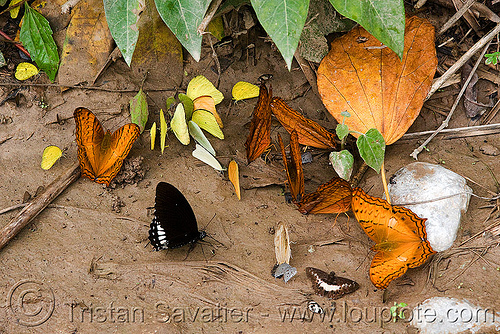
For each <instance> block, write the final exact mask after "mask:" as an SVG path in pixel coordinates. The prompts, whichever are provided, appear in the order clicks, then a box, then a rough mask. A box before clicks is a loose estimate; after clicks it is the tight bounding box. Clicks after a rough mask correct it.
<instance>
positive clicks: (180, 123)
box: [170, 103, 189, 145]
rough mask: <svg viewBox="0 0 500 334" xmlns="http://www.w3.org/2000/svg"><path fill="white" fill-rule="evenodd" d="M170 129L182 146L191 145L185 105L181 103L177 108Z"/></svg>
mask: <svg viewBox="0 0 500 334" xmlns="http://www.w3.org/2000/svg"><path fill="white" fill-rule="evenodd" d="M170 128H172V131H173V132H174V134H175V136H176V137H177V139H179V141H180V142H181V144H183V145H188V144H189V131H188V126H187V123H186V113H185V112H184V105H183V104H182V103H179V104H178V105H177V107H176V108H175V113H174V117H172V120H171V121H170Z"/></svg>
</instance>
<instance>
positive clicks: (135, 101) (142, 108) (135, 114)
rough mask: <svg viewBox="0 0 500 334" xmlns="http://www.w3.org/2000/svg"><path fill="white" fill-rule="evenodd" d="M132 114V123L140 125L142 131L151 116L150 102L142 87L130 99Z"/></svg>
mask: <svg viewBox="0 0 500 334" xmlns="http://www.w3.org/2000/svg"><path fill="white" fill-rule="evenodd" d="M130 116H131V119H132V123H135V124H137V125H139V128H140V129H141V133H142V132H143V131H144V127H145V126H146V123H147V121H148V116H149V113H148V102H147V101H146V94H145V93H144V92H143V91H142V88H141V89H140V90H139V93H137V95H136V96H134V97H133V98H132V99H131V100H130Z"/></svg>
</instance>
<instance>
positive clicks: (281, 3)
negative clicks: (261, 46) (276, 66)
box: [251, 0, 309, 70]
mask: <svg viewBox="0 0 500 334" xmlns="http://www.w3.org/2000/svg"><path fill="white" fill-rule="evenodd" d="M251 3H252V6H253V8H254V10H255V13H256V14H257V18H258V19H259V22H260V24H261V25H262V27H264V29H265V30H266V32H267V34H268V35H269V36H270V37H271V38H272V39H273V41H274V44H276V46H277V47H278V50H280V52H281V54H282V55H283V58H285V62H286V64H287V66H288V70H290V69H291V66H292V60H293V54H294V53H295V50H296V49H297V46H298V44H299V39H300V34H301V32H302V29H303V28H304V24H305V22H306V17H307V11H308V9H309V0H251Z"/></svg>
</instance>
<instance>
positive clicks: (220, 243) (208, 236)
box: [207, 234, 228, 249]
mask: <svg viewBox="0 0 500 334" xmlns="http://www.w3.org/2000/svg"><path fill="white" fill-rule="evenodd" d="M207 238H210V239H212V240H213V241H215V242H216V243H218V244H219V245H220V246H222V247H224V248H225V249H228V248H227V246H226V245H224V244H223V243H222V242H220V241H219V240H217V239H215V238H214V237H212V236H211V235H210V234H207ZM207 244H209V245H211V246H213V245H212V244H211V243H210V242H207ZM214 248H215V247H214Z"/></svg>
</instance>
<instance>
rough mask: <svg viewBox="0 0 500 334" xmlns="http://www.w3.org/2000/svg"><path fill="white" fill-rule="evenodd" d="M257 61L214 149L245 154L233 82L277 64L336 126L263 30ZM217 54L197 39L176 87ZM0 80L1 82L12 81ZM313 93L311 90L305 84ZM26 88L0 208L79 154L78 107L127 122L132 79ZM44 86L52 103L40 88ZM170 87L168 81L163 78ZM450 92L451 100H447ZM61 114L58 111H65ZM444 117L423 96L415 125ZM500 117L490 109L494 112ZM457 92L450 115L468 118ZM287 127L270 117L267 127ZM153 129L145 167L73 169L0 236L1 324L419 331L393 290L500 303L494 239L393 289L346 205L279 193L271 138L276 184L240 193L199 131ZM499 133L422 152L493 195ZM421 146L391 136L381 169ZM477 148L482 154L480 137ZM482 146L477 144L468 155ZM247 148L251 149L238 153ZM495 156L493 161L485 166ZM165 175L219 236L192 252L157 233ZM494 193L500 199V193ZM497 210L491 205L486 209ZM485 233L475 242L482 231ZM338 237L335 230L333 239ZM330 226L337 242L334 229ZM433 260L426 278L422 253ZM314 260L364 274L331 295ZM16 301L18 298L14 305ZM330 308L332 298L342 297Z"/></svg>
mask: <svg viewBox="0 0 500 334" xmlns="http://www.w3.org/2000/svg"><path fill="white" fill-rule="evenodd" d="M256 50H257V58H256V65H255V66H252V65H249V64H248V61H247V60H246V59H244V57H242V59H241V60H237V61H236V62H234V63H233V64H232V65H231V66H230V67H229V68H228V69H227V70H226V71H225V72H224V73H223V74H222V75H221V78H220V79H221V82H220V90H221V91H222V92H223V93H224V95H225V97H226V98H225V100H224V101H223V102H222V103H221V105H220V106H219V111H220V113H221V115H222V118H223V121H224V124H225V127H224V134H225V136H226V139H224V140H223V141H221V140H218V139H216V138H213V137H211V138H210V140H211V142H212V144H213V145H214V147H215V149H216V151H217V152H218V156H219V158H220V161H221V162H222V163H223V164H225V165H227V163H228V162H229V161H230V159H232V158H235V157H238V158H240V159H241V157H244V146H243V144H244V142H245V140H246V135H247V134H248V125H249V121H250V117H251V113H252V110H253V107H254V105H255V103H256V99H253V100H249V101H245V102H240V103H238V104H234V103H232V102H231V98H230V96H231V95H230V92H231V88H232V86H233V85H234V84H235V83H236V82H237V81H240V80H246V81H250V82H254V83H256V82H257V78H258V77H259V76H260V75H262V74H264V73H272V74H274V78H273V79H272V81H271V83H272V85H273V90H274V95H277V96H282V97H283V98H284V99H285V100H287V102H288V103H289V104H290V105H291V106H292V107H293V108H296V109H298V110H301V111H302V112H304V113H305V114H306V115H307V116H308V117H310V118H312V119H314V120H317V121H318V122H319V123H320V124H322V125H324V126H326V127H327V128H329V129H333V128H334V126H335V125H334V124H335V123H333V121H332V119H331V117H330V116H329V115H328V113H327V112H326V110H325V108H324V107H323V105H322V103H321V101H320V99H319V98H318V97H317V96H316V95H315V94H314V93H313V92H312V91H311V90H308V91H306V88H307V86H308V84H307V81H306V79H305V77H304V75H303V74H302V72H301V71H300V70H299V69H298V65H297V63H294V65H293V69H292V71H291V72H288V71H287V70H286V68H285V64H284V61H283V60H282V59H281V57H280V56H279V54H277V53H276V52H274V51H272V50H271V49H270V47H269V45H268V44H264V43H259V44H258V45H257V49H256ZM210 66H212V64H211V56H210V52H209V50H207V49H204V51H203V56H202V60H201V62H200V63H194V62H193V61H192V59H191V60H190V61H189V60H188V62H187V63H186V66H185V70H186V71H187V74H188V75H187V76H186V77H185V78H184V81H183V88H185V87H186V85H187V82H188V81H189V79H191V78H192V77H193V76H195V75H198V74H203V75H205V76H207V77H208V78H209V79H211V80H213V81H215V79H216V78H217V76H216V74H215V73H214V72H213V71H212V70H211V69H210ZM124 68H125V65H124V63H123V62H122V61H121V60H119V61H118V62H117V63H116V64H114V65H112V66H111V68H110V69H109V70H108V72H107V73H106V75H105V77H104V78H103V81H106V80H107V81H106V82H108V84H110V85H115V86H116V87H123V86H124V85H126V82H125V81H124V80H125V79H124V76H121V75H117V73H122V72H123V71H124ZM6 92H7V90H6V89H5V90H4V95H5V94H6ZM304 92H306V93H305V94H303V93H304ZM23 95H24V96H25V100H24V102H22V103H21V105H20V106H16V104H15V102H14V101H8V102H7V103H6V104H4V105H3V106H2V107H0V116H2V117H3V116H5V117H7V118H8V119H10V120H11V122H10V121H9V122H7V123H6V124H0V139H1V138H6V137H10V136H11V137H12V138H11V139H9V140H7V141H5V142H4V143H2V144H0V173H1V174H0V209H1V208H6V207H10V206H13V205H15V204H19V203H22V201H23V197H24V195H25V192H26V191H27V192H29V193H30V194H31V195H34V194H35V193H36V191H37V188H38V187H40V186H47V185H48V184H49V183H50V182H52V180H54V179H55V178H56V177H57V176H58V175H60V174H62V173H64V172H65V171H66V170H67V169H68V168H70V167H71V166H72V165H73V164H74V163H75V162H76V161H77V156H76V143H75V136H74V130H75V123H74V120H73V119H72V118H71V117H72V113H73V110H74V109H75V108H76V107H78V106H85V107H87V108H89V109H91V110H93V111H94V112H95V113H96V114H97V117H98V118H99V119H101V120H102V122H103V124H104V126H105V127H106V128H109V129H112V130H114V129H116V128H118V127H119V126H120V125H123V124H125V123H127V122H128V121H127V119H128V116H127V115H128V114H127V113H128V112H127V111H123V112H121V110H122V108H123V107H124V106H126V105H127V104H128V101H129V99H130V98H131V97H132V96H133V95H135V94H134V93H110V92H102V91H84V90H77V89H73V90H69V91H66V92H64V93H59V92H57V91H56V90H54V89H52V88H51V89H39V88H37V89H33V88H31V89H27V90H25V91H24V92H23ZM42 95H43V96H45V103H47V104H48V105H49V106H50V107H49V108H48V109H47V110H44V109H42V108H40V106H39V105H38V104H37V103H35V101H37V100H39V98H40V96H42ZM152 96H153V98H154V99H156V100H160V101H163V103H164V101H165V99H166V98H167V97H168V96H169V94H168V93H154V94H152ZM439 102H440V103H442V104H443V105H450V106H451V103H452V102H453V100H452V99H451V100H450V99H449V98H448V99H447V100H444V99H443V100H440V101H439ZM158 110H159V108H158V107H157V106H154V105H152V106H151V108H150V122H149V123H148V126H147V128H149V126H150V124H151V122H152V121H153V120H156V121H157V120H158ZM56 115H59V117H60V118H61V119H64V120H65V121H64V122H63V123H62V124H58V123H54V121H56V119H57V116H56ZM443 119H444V117H443V116H441V115H439V114H436V113H433V112H431V111H430V110H429V109H423V111H422V112H421V114H420V116H419V117H418V119H417V121H416V122H415V123H414V125H413V126H412V128H411V129H410V131H409V132H417V131H424V130H431V129H435V128H437V127H438V126H439V124H440V123H441V122H442V121H443ZM499 120H500V118H499V117H496V119H494V120H493V123H498V121H499ZM469 123H470V122H469V121H468V120H467V118H466V117H465V115H464V112H463V110H461V107H460V108H459V109H458V110H457V112H456V113H455V115H454V116H453V118H452V121H451V124H450V127H451V128H455V127H462V126H467V125H469ZM278 132H280V133H282V134H283V129H282V128H280V127H279V126H278V124H277V123H276V124H275V123H273V131H272V136H273V140H274V143H275V147H277V146H276V141H275V138H276V134H277V133H278ZM149 140H150V139H149V133H148V132H147V131H146V132H144V133H143V134H142V135H141V137H140V138H139V139H138V140H137V141H136V143H135V144H134V147H133V149H132V151H131V153H130V155H129V158H136V157H143V167H144V168H145V169H146V170H147V172H146V174H145V177H144V179H143V180H142V181H140V182H138V183H136V184H133V185H126V186H125V187H123V188H122V187H117V188H116V189H106V188H104V187H103V186H101V185H99V184H96V183H93V182H92V181H90V180H89V179H82V178H80V179H79V180H78V181H76V182H75V183H74V184H72V185H70V186H69V187H68V188H67V189H66V190H65V191H64V192H63V193H62V194H61V195H60V196H59V197H58V198H57V199H56V200H55V201H54V202H53V205H52V206H49V207H48V208H46V209H45V210H44V211H43V212H42V213H41V214H40V215H39V216H38V217H37V218H36V219H35V220H34V221H33V222H32V223H30V224H29V225H28V226H27V227H26V228H25V229H24V230H23V231H22V232H21V233H19V234H18V236H17V237H16V238H15V239H13V240H12V241H11V242H10V243H9V244H8V245H7V246H6V247H5V248H4V249H2V250H1V256H0V263H1V265H0V276H1V278H2V279H1V280H0V301H1V302H0V305H1V307H0V319H2V320H0V332H5V333H90V332H101V333H104V332H107V333H112V332H116V333H194V332H203V333H215V332H225V333H269V332H271V331H272V332H273V333H290V332H294V333H296V332H306V331H307V332H310V333H325V332H334V333H351V332H352V333H354V332H355V333H403V332H406V331H408V332H412V329H409V328H408V323H407V322H406V321H402V320H399V321H397V322H392V321H391V320H390V314H389V311H388V308H389V307H391V306H392V305H394V302H397V303H402V302H404V303H407V304H408V305H409V307H414V306H416V305H417V304H418V303H419V302H422V301H423V300H425V299H427V298H429V297H433V296H447V297H455V298H466V299H468V300H469V301H471V302H472V303H475V304H477V305H481V306H483V307H485V308H486V307H488V308H492V309H496V310H497V312H498V311H500V301H499V300H498V288H499V286H500V272H499V271H498V262H497V263H496V264H495V263H494V262H490V260H492V261H495V260H497V259H498V256H499V250H498V248H494V247H493V248H489V249H488V250H487V251H486V252H485V253H484V254H481V258H480V259H478V256H477V254H478V253H477V252H476V254H474V253H472V252H467V251H461V252H457V253H455V254H453V255H452V256H450V257H448V258H446V259H444V260H442V261H441V262H439V263H436V257H435V258H434V260H433V261H434V262H431V263H430V264H427V265H425V266H423V267H420V268H417V269H413V270H410V271H409V272H408V273H407V274H406V275H405V277H403V278H401V279H398V280H396V281H395V282H393V283H391V285H390V287H389V288H388V290H387V292H386V293H385V296H384V292H383V291H376V289H375V288H374V286H373V285H372V284H371V282H370V280H369V277H368V269H369V265H370V261H371V257H372V254H371V252H370V251H369V248H370V246H371V241H370V240H369V239H368V237H367V236H366V235H365V234H364V233H363V231H362V230H361V228H360V227H359V225H358V224H357V223H356V221H355V219H354V218H353V217H352V216H351V218H350V219H349V220H348V219H347V218H346V217H345V216H339V217H338V218H336V217H335V216H333V215H310V216H304V215H302V214H300V213H299V212H298V211H297V210H296V209H295V208H294V206H293V205H291V204H286V203H285V199H284V195H283V181H284V179H285V174H284V172H283V171H281V167H280V166H281V165H280V164H281V161H279V160H278V157H279V153H278V152H277V151H276V150H275V149H273V151H272V152H271V154H270V156H269V157H270V159H271V160H273V159H274V160H275V164H276V165H277V166H278V167H277V168H275V171H277V175H278V176H280V177H274V178H273V177H272V175H271V174H270V173H269V172H265V174H266V175H267V176H268V178H269V179H270V180H271V181H272V182H275V183H277V185H270V186H267V187H258V188H251V189H244V190H242V199H241V201H238V199H237V198H236V195H235V194H234V191H233V188H232V185H231V183H230V182H229V181H228V180H227V178H226V177H225V176H223V175H222V174H220V173H218V172H216V171H215V170H213V169H212V168H211V167H209V166H207V165H204V164H203V163H201V162H199V161H198V160H196V159H195V158H193V157H192V156H191V152H192V150H193V144H191V145H190V146H189V147H185V146H182V145H181V144H180V143H179V142H178V141H177V140H176V138H175V137H174V136H173V135H170V136H169V138H168V139H167V144H168V148H167V149H166V150H165V153H164V154H163V155H162V154H161V153H160V151H159V148H156V149H155V150H154V151H151V150H150V148H149V145H150V144H149ZM486 142H487V143H489V144H492V145H495V146H497V147H500V138H499V136H498V135H489V136H482V137H471V138H467V139H464V138H457V139H452V140H443V139H435V140H433V141H432V142H431V143H430V144H429V145H428V146H427V148H428V151H424V152H423V153H421V154H420V156H419V159H420V161H425V162H431V163H438V164H439V163H440V164H443V165H444V166H445V167H446V168H449V169H451V170H453V171H454V172H456V173H459V174H461V175H463V176H466V177H468V178H470V179H472V180H474V181H476V182H477V183H478V184H474V183H470V182H469V185H470V186H471V187H472V188H473V189H474V192H475V193H476V194H479V195H483V196H489V194H488V193H487V192H486V191H485V190H484V189H482V187H485V188H487V189H489V190H491V191H496V190H495V183H494V180H493V178H492V175H491V173H493V174H495V175H496V176H497V177H498V175H500V167H499V166H500V164H498V157H496V156H489V155H484V154H482V153H481V152H480V151H479V148H480V147H481V146H482V145H484V144H485V143H486ZM48 145H58V146H59V147H61V148H62V149H65V153H64V156H63V158H62V159H61V160H60V161H59V162H58V163H56V164H55V166H54V167H53V168H52V169H50V170H49V171H44V170H42V169H41V168H40V161H41V155H42V151H43V149H44V148H45V147H46V146H48ZM416 146H418V142H417V141H416V140H413V141H409V142H405V143H396V144H394V145H392V146H390V147H388V148H387V152H386V161H385V167H386V172H387V174H388V175H392V174H393V173H394V172H396V171H397V170H398V169H399V168H401V167H403V166H405V165H407V164H409V163H411V162H413V159H412V158H411V157H410V156H409V154H410V153H411V152H412V151H413V149H414V148H415V147H416ZM471 150H473V153H472V152H471ZM473 154H474V155H475V156H473ZM241 161H243V160H241ZM488 167H489V169H488ZM240 168H241V171H242V173H243V174H245V176H247V179H248V178H249V179H250V181H249V180H246V182H247V184H252V183H258V182H259V180H252V176H253V174H252V173H254V171H253V170H251V169H249V167H247V166H246V164H244V163H241V164H240ZM304 168H305V175H306V179H307V181H306V189H307V190H309V191H311V190H313V189H315V188H316V187H317V186H318V185H319V184H321V183H323V182H325V181H327V180H329V179H330V178H331V177H334V176H335V173H334V171H333V169H332V168H331V166H329V165H328V160H327V154H320V155H316V156H315V160H314V162H313V163H311V164H308V165H305V166H304ZM160 181H166V182H170V183H172V184H174V185H175V186H177V187H178V188H179V189H180V190H181V191H182V192H183V193H184V195H185V196H186V198H187V199H188V200H189V202H190V203H191V205H192V207H193V210H194V212H195V214H196V216H197V219H198V223H199V226H200V228H202V229H205V230H206V232H207V233H208V234H210V235H211V236H212V237H213V238H214V239H216V240H217V241H219V242H220V243H221V244H223V246H221V245H218V243H217V242H215V241H213V240H211V239H210V238H207V240H208V242H211V243H212V245H207V244H204V245H198V246H197V247H196V248H195V249H194V250H193V252H191V253H190V254H189V256H188V257H187V259H185V258H186V255H187V248H181V249H176V250H171V251H161V252H154V251H153V250H152V247H151V245H149V244H148V240H147V236H148V229H149V223H150V221H151V219H152V215H151V210H150V209H148V208H150V207H152V206H153V205H154V196H155V187H156V184H157V183H158V182H160ZM360 186H361V187H363V188H364V189H365V190H366V191H368V192H369V193H370V194H371V195H374V196H381V194H382V185H381V183H380V181H379V176H378V175H377V174H375V173H374V172H373V171H368V172H367V173H366V174H365V176H364V178H363V180H362V182H361V184H360ZM117 196H118V197H119V198H120V199H121V201H123V203H124V205H125V206H123V207H122V208H121V212H120V213H117V212H115V211H112V205H113V202H116V197H117ZM488 204H491V203H490V202H487V201H484V200H481V199H477V198H475V197H472V199H471V203H470V207H469V210H468V211H467V213H466V214H465V215H464V217H463V220H462V223H461V225H460V229H459V232H458V236H457V240H456V242H455V247H457V246H458V245H459V244H460V243H461V242H463V241H465V240H467V239H468V238H469V237H470V236H472V235H474V234H476V233H478V232H481V231H482V230H484V229H485V227H486V226H488V225H489V224H490V223H491V221H486V219H487V217H488V214H489V213H490V211H491V208H481V207H483V206H485V205H488ZM497 208H498V207H497ZM17 213H18V211H11V212H8V213H6V214H3V215H1V216H0V225H1V226H4V225H5V224H7V223H8V222H9V220H10V219H12V218H13V217H15V216H16V214H17ZM496 216H498V212H496V213H494V214H493V217H496ZM280 221H283V222H286V223H287V224H288V225H289V227H290V238H291V241H292V245H291V248H292V256H293V259H292V262H291V264H292V265H293V266H295V267H296V268H297V269H298V274H297V275H296V276H295V277H294V278H293V279H292V280H291V281H290V282H289V283H288V284H285V283H284V282H283V281H282V280H277V279H274V278H273V277H272V276H271V274H270V271H271V268H272V267H273V265H274V263H275V256H274V246H273V238H274V236H273V235H272V229H273V228H274V227H276V225H277V223H278V222H280ZM488 238H489V236H488V235H487V234H485V235H482V236H480V237H479V238H478V240H477V241H476V243H475V245H477V246H484V245H486V244H487V241H488ZM327 241H331V242H327ZM333 241H337V242H333ZM434 264H437V265H438V266H437V268H438V272H437V274H436V275H435V276H433V278H434V279H435V281H434V282H431V281H428V274H429V268H430V267H431V266H433V265H434ZM308 266H313V267H317V268H320V269H322V270H325V271H331V270H333V271H335V272H336V273H338V274H341V276H345V277H348V278H351V279H354V280H356V281H357V282H358V283H359V284H360V286H361V288H360V289H359V290H358V291H356V292H355V293H353V294H350V295H347V296H345V297H344V298H342V299H339V300H337V301H335V302H334V301H331V300H328V299H326V298H323V297H319V296H316V295H314V294H313V290H312V287H311V284H310V282H309V280H308V279H307V277H306V275H305V271H304V269H305V268H306V267H308ZM309 300H314V301H316V302H318V303H319V304H320V305H321V306H322V307H323V308H324V309H325V310H328V312H327V313H328V314H327V315H326V316H325V318H323V319H321V318H320V317H319V316H318V315H315V316H314V318H313V319H311V318H310V316H311V314H306V316H308V317H306V319H304V317H303V316H304V312H306V309H307V301H309ZM20 302H24V304H23V305H22V306H24V308H22V307H21V305H20V304H19V303H20ZM333 311H335V312H333Z"/></svg>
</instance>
